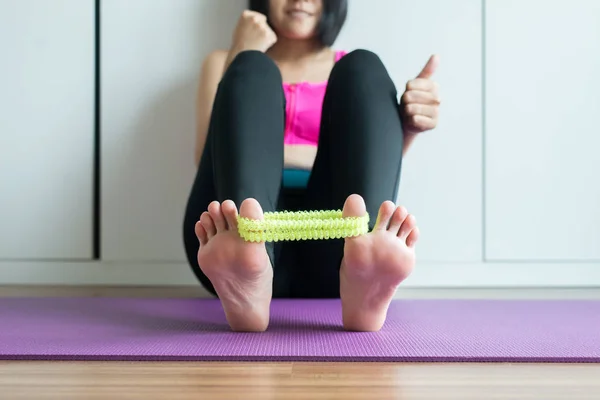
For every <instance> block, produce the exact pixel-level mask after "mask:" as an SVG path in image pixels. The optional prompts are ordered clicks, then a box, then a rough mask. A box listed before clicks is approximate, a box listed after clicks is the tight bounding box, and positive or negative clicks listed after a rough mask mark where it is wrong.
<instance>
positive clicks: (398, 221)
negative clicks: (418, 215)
mask: <svg viewBox="0 0 600 400" xmlns="http://www.w3.org/2000/svg"><path fill="white" fill-rule="evenodd" d="M407 216H408V211H407V210H406V207H404V206H399V207H397V208H396V210H395V211H394V215H392V219H391V221H390V226H389V228H388V231H390V232H393V233H394V235H397V234H398V231H399V230H400V227H401V226H402V223H403V222H404V220H405V219H406V217H407Z"/></svg>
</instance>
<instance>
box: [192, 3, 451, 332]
mask: <svg viewBox="0 0 600 400" xmlns="http://www.w3.org/2000/svg"><path fill="white" fill-rule="evenodd" d="M249 6H250V7H249V8H250V9H249V10H247V11H244V13H243V14H242V16H241V18H240V19H239V22H238V24H237V27H236V29H235V33H234V35H233V41H232V45H231V47H230V49H229V50H227V51H216V52H213V53H212V54H210V55H209V56H208V57H207V58H206V60H205V61H204V63H203V67H202V72H201V75H200V84H199V93H198V105H197V113H198V132H197V148H196V161H197V163H198V164H199V167H198V172H197V176H196V178H195V182H194V184H193V187H192V190H191V193H190V198H189V203H188V206H187V209H186V216H185V222H184V240H185V246H186V252H187V257H188V260H189V262H190V264H191V266H192V269H193V271H194V273H195V274H196V276H197V277H198V279H199V280H200V281H201V282H202V284H203V285H204V286H205V287H206V288H207V289H208V290H210V291H211V292H212V293H213V294H216V295H217V296H218V297H219V299H220V300H221V303H222V305H223V308H224V311H225V314H226V316H227V320H228V322H229V325H230V326H231V328H232V329H233V330H235V331H264V330H265V329H267V327H268V323H269V307H270V302H271V299H272V298H273V297H295V298H331V297H336V298H337V297H340V298H341V302H342V308H343V312H342V314H343V324H344V327H345V328H346V329H348V330H358V331H376V330H379V329H380V328H381V327H382V325H383V323H384V321H385V317H386V314H387V309H388V306H389V304H390V301H391V300H392V298H393V296H394V293H395V291H396V288H397V287H398V285H399V284H400V283H401V282H402V281H403V280H404V279H405V278H406V277H407V276H408V275H409V274H410V272H411V271H412V269H413V267H414V263H415V255H414V247H415V243H416V241H417V239H418V236H419V231H418V228H417V227H416V225H415V219H414V217H413V216H411V215H409V214H408V212H407V211H406V209H405V208H404V207H396V205H395V204H394V202H393V200H394V199H395V198H396V194H397V188H398V184H399V177H400V170H401V164H402V157H403V154H404V152H405V151H406V150H407V148H408V146H409V145H410V143H411V142H412V141H413V139H414V138H415V137H416V136H417V134H418V133H420V132H423V131H426V130H430V129H433V128H434V127H435V126H436V123H437V113H438V105H439V99H438V95H437V89H436V84H435V83H434V82H432V81H430V80H429V79H428V78H429V76H430V75H431V74H432V73H433V70H434V69H435V64H436V63H437V58H435V57H432V58H431V59H430V61H429V62H428V63H427V65H426V66H425V68H424V70H423V71H422V72H421V74H420V75H419V76H418V78H417V79H415V80H413V81H411V82H409V83H408V84H407V91H406V92H404V94H403V95H402V99H401V101H400V104H398V101H397V91H396V88H395V87H394V84H393V82H392V80H391V79H390V77H389V75H388V73H387V71H386V69H385V67H384V66H383V64H382V63H381V61H380V60H379V58H378V57H377V56H376V55H375V54H373V53H371V52H369V51H365V50H356V51H353V52H350V53H348V54H346V53H344V52H341V51H334V50H333V49H332V48H331V46H332V44H333V43H334V41H335V39H336V37H337V35H338V33H339V31H340V30H341V28H342V26H343V24H344V21H345V18H346V10H347V1H346V0H250V4H249ZM267 16H268V17H267ZM294 174H295V175H294ZM303 177H304V181H302V178H303ZM298 178H300V179H298ZM238 206H239V207H240V208H239V214H240V215H241V216H244V217H248V218H252V219H261V218H262V217H263V212H264V211H276V210H299V209H302V210H332V209H341V208H343V215H344V216H363V215H365V213H366V212H368V213H369V215H370V216H372V217H371V219H370V221H371V223H370V226H369V228H370V233H368V234H365V235H363V236H359V237H354V238H349V239H346V240H322V241H303V242H278V243H277V244H273V243H266V244H265V243H249V242H244V241H243V240H242V239H241V238H240V236H239V234H238V233H237V224H236V217H237V215H238V208H237V207H238ZM375 216H377V218H374V217H375Z"/></svg>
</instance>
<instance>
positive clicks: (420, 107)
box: [404, 103, 439, 119]
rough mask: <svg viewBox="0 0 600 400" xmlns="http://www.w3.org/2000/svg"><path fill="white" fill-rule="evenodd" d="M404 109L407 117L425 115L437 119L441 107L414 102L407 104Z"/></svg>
mask: <svg viewBox="0 0 600 400" xmlns="http://www.w3.org/2000/svg"><path fill="white" fill-rule="evenodd" d="M404 111H405V114H406V116H407V117H413V116H424V117H429V118H433V119H436V118H437V117H438V112H439V108H438V107H436V106H430V105H426V104H417V103H412V104H407V105H406V107H404Z"/></svg>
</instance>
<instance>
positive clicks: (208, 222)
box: [200, 211, 217, 239]
mask: <svg viewBox="0 0 600 400" xmlns="http://www.w3.org/2000/svg"><path fill="white" fill-rule="evenodd" d="M200 223H201V224H202V226H203V227H204V230H205V231H206V234H207V235H208V239H212V237H213V236H215V235H216V234H217V227H216V226H215V223H214V222H213V219H212V217H211V216H210V214H209V213H208V212H207V211H205V212H203V213H202V215H201V216H200Z"/></svg>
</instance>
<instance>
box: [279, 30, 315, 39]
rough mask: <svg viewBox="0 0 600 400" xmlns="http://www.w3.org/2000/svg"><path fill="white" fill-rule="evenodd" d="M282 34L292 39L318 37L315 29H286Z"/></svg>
mask: <svg viewBox="0 0 600 400" xmlns="http://www.w3.org/2000/svg"><path fill="white" fill-rule="evenodd" d="M281 36H283V37H285V38H287V39H291V40H311V39H314V38H315V37H316V34H315V32H314V30H312V29H311V30H308V29H307V30H291V29H286V30H284V31H283V32H282V33H281Z"/></svg>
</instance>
